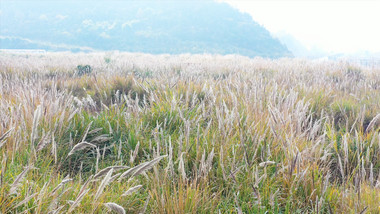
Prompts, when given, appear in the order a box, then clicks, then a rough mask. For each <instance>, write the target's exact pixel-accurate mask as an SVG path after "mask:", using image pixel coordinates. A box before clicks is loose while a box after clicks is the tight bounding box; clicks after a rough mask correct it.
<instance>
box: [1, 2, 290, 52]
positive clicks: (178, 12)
mask: <svg viewBox="0 0 380 214" xmlns="http://www.w3.org/2000/svg"><path fill="white" fill-rule="evenodd" d="M1 16H2V18H1V19H0V23H1V31H0V44H1V45H0V46H1V48H3V49H4V48H7V49H15V48H18V49H45V50H50V51H57V50H58V51H64V50H71V51H78V50H82V51H85V50H91V49H95V50H120V51H129V52H144V53H154V54H157V53H169V54H179V53H212V54H236V53H238V54H240V55H245V56H250V57H254V56H262V57H272V58H277V57H283V56H291V53H290V51H288V49H287V48H286V47H285V46H284V45H283V44H281V43H280V41H278V40H277V39H274V38H273V37H272V36H271V35H270V33H269V32H268V31H267V30H266V29H265V28H264V27H262V26H260V25H259V24H258V23H257V22H255V21H253V20H252V17H251V16H250V15H248V14H243V13H241V12H239V11H238V10H237V9H234V8H232V7H231V6H230V5H228V4H227V3H221V2H215V1H213V0H202V1H195V2H194V1H175V2H173V1H131V0H130V1H104V0H103V1H93V2H89V1H83V0H82V1H78V0H75V1H33V2H31V1H5V2H3V3H2V11H1Z"/></svg>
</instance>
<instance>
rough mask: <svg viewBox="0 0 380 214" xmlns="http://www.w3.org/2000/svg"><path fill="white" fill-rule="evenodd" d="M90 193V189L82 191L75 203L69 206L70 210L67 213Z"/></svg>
mask: <svg viewBox="0 0 380 214" xmlns="http://www.w3.org/2000/svg"><path fill="white" fill-rule="evenodd" d="M89 191H90V189H86V190H84V191H82V192H81V193H80V194H79V195H78V197H77V198H76V199H75V201H74V202H73V203H72V204H71V206H70V209H69V211H67V212H68V213H71V212H72V211H73V210H74V209H75V208H76V207H77V206H78V205H79V203H80V202H81V201H82V199H83V197H84V196H85V195H86V194H87V193H88V192H89Z"/></svg>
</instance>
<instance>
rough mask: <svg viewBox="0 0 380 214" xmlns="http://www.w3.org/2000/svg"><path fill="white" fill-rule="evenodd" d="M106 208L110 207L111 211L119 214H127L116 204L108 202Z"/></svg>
mask: <svg viewBox="0 0 380 214" xmlns="http://www.w3.org/2000/svg"><path fill="white" fill-rule="evenodd" d="M104 206H106V207H108V208H109V209H110V210H112V211H115V212H116V213H118V214H125V210H124V208H123V207H122V206H120V205H118V204H116V203H113V202H108V203H105V204H104Z"/></svg>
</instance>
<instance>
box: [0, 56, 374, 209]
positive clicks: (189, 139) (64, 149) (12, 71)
mask: <svg viewBox="0 0 380 214" xmlns="http://www.w3.org/2000/svg"><path fill="white" fill-rule="evenodd" d="M86 65H88V66H86ZM82 68H86V70H84V71H83V70H82ZM0 163H1V165H0V213H107V212H108V213H239V214H240V213H379V212H380V69H373V68H372V69H370V70H369V69H366V68H361V67H358V66H354V65H350V64H349V63H345V62H330V61H310V60H301V59H278V60H269V59H261V58H255V59H249V58H245V57H240V56H211V55H179V56H169V55H158V56H153V55H144V54H128V53H92V54H69V53H46V54H41V53H35V54H33V53H27V54H11V53H0Z"/></svg>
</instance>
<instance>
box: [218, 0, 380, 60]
mask: <svg viewBox="0 0 380 214" xmlns="http://www.w3.org/2000/svg"><path fill="white" fill-rule="evenodd" d="M223 1H226V2H228V3H230V4H231V5H233V6H235V7H236V8H238V9H240V10H241V11H243V12H247V13H249V14H251V16H252V17H253V19H254V20H255V21H257V22H259V23H260V24H261V25H263V26H264V27H265V28H267V29H268V30H269V31H270V32H272V33H277V32H280V31H286V32H287V33H289V34H291V35H293V36H294V37H295V38H296V39H297V40H299V41H300V42H301V43H302V44H304V45H305V46H306V47H308V48H311V47H313V46H315V47H318V48H320V49H322V50H325V51H328V52H335V53H337V52H344V53H353V52H357V51H371V52H380V0H362V1H360V0H347V1H344V0H330V1H328V0H320V1H316V0H303V1H302V0H292V1H288V0H283V1H279V0H267V1H264V0H251V1H249V0H245V1H244V0H223Z"/></svg>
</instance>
